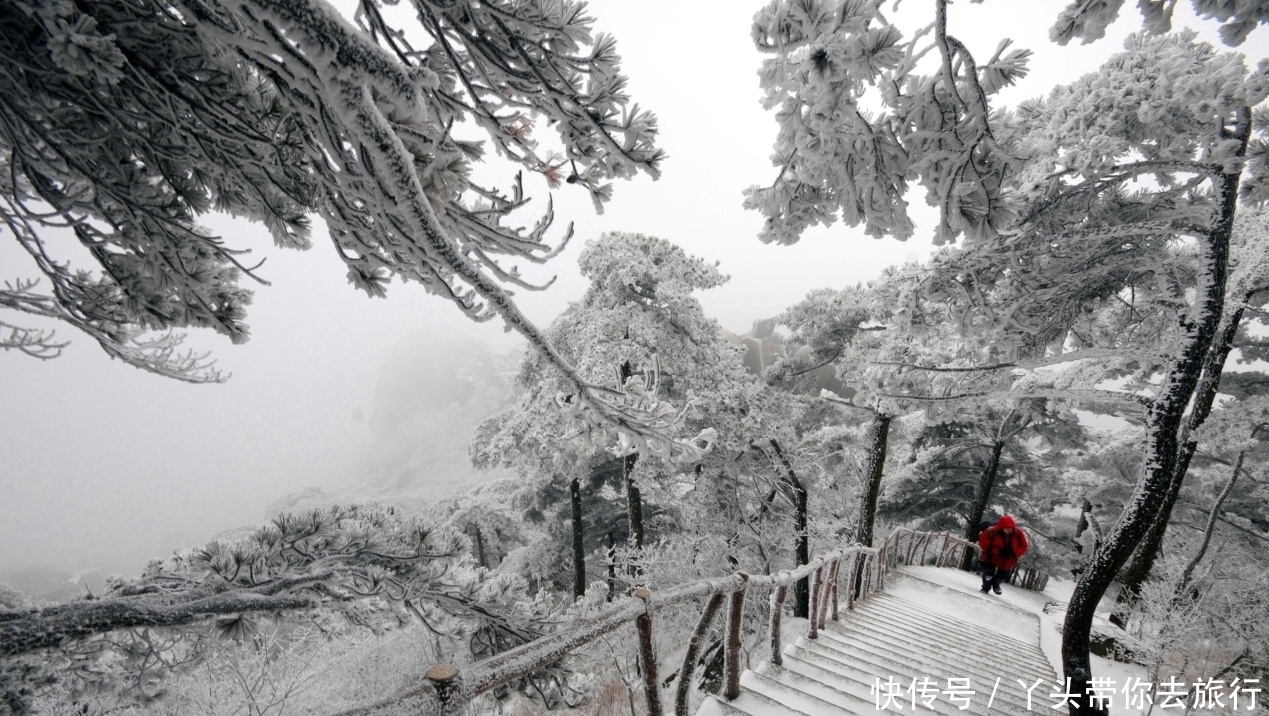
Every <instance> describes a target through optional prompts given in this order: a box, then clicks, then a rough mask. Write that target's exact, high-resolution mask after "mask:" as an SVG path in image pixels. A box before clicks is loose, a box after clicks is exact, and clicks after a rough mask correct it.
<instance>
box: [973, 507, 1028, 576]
mask: <svg viewBox="0 0 1269 716" xmlns="http://www.w3.org/2000/svg"><path fill="white" fill-rule="evenodd" d="M978 546H979V548H981V549H982V553H981V554H980V555H979V556H980V558H981V559H982V561H983V594H986V593H987V592H988V591H994V592H995V593H996V594H1000V582H1001V581H1002V580H1004V579H1006V578H1008V576H1009V573H1010V572H1012V571H1013V568H1014V567H1015V566H1016V565H1017V564H1018V560H1019V559H1020V558H1021V557H1022V555H1024V554H1026V553H1027V548H1028V547H1030V546H1031V543H1030V542H1028V541H1027V535H1026V534H1025V533H1024V532H1023V531H1022V530H1021V529H1020V528H1019V527H1018V524H1017V523H1016V522H1014V519H1013V517H1011V516H1009V515H1005V516H1004V517H1001V518H1000V520H999V521H997V522H996V524H994V525H992V526H991V527H988V528H987V529H985V530H983V531H982V533H981V534H979V535H978Z"/></svg>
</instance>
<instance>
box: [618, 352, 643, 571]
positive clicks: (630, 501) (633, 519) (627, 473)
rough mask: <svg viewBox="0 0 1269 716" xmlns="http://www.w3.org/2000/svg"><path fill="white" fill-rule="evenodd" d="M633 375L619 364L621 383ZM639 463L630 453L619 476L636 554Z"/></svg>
mask: <svg viewBox="0 0 1269 716" xmlns="http://www.w3.org/2000/svg"><path fill="white" fill-rule="evenodd" d="M633 375H634V367H633V366H631V365H630V361H625V362H623V363H622V364H621V381H622V382H623V383H624V382H625V381H626V380H627V379H628V378H630V377H631V376H633ZM638 461H639V454H638V453H631V454H629V455H627V456H626V457H625V458H624V459H623V460H622V463H621V464H622V470H621V475H622V477H623V478H624V479H625V482H626V514H627V517H628V519H629V520H630V547H631V548H632V549H634V550H635V552H636V553H637V552H638V551H639V550H642V549H643V498H642V496H641V495H640V494H639V487H638V486H637V485H635V481H634V469H635V464H636V463H638ZM639 572H640V570H639V565H638V564H637V560H636V563H632V564H631V569H630V574H631V575H637V574H639Z"/></svg>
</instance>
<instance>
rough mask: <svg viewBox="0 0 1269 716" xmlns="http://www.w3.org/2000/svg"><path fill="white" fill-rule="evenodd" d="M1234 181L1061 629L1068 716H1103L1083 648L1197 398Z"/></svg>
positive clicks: (1161, 491)
mask: <svg viewBox="0 0 1269 716" xmlns="http://www.w3.org/2000/svg"><path fill="white" fill-rule="evenodd" d="M1236 131H1237V135H1236V138H1237V139H1239V140H1240V141H1241V148H1240V149H1239V151H1238V152H1237V156H1239V157H1243V156H1246V153H1247V141H1248V139H1249V138H1250V134H1251V111H1250V110H1249V109H1247V108H1242V109H1240V110H1239V113H1238V128H1237V130H1236ZM1238 182H1239V175H1238V174H1222V175H1220V177H1219V179H1217V180H1216V181H1215V184H1216V196H1217V199H1218V202H1219V203H1218V204H1217V211H1216V212H1214V216H1213V225H1212V227H1211V230H1210V232H1209V233H1208V234H1207V236H1205V237H1203V240H1202V241H1201V242H1200V243H1201V245H1202V249H1203V257H1202V265H1201V267H1200V272H1199V282H1200V283H1199V287H1198V290H1197V292H1196V296H1195V301H1194V310H1193V311H1192V312H1190V313H1188V314H1187V315H1186V317H1185V318H1183V319H1182V320H1183V321H1184V323H1183V326H1184V328H1185V329H1186V333H1187V334H1188V338H1187V340H1185V341H1183V342H1182V343H1181V350H1180V352H1179V354H1178V355H1177V357H1176V359H1175V360H1174V362H1173V364H1172V367H1171V369H1170V370H1169V371H1168V373H1167V376H1166V377H1165V379H1164V382H1163V384H1162V387H1161V389H1160V391H1159V394H1158V397H1157V398H1156V399H1155V401H1154V403H1153V404H1151V406H1150V409H1149V411H1148V412H1147V415H1146V445H1145V460H1144V462H1143V463H1142V467H1141V477H1140V478H1138V480H1137V486H1136V488H1135V489H1134V490H1133V493H1132V496H1131V497H1129V498H1128V502H1127V504H1126V505H1125V506H1124V511H1123V512H1122V513H1121V514H1120V516H1119V519H1118V520H1117V521H1116V522H1115V525H1114V526H1113V527H1112V528H1111V529H1110V532H1109V533H1108V534H1107V536H1106V539H1105V541H1104V542H1102V546H1101V549H1099V550H1097V551H1096V552H1095V553H1094V554H1093V559H1092V561H1091V562H1090V564H1089V566H1088V569H1086V570H1085V571H1084V573H1083V574H1081V575H1080V578H1079V581H1077V582H1076V583H1075V590H1074V592H1072V594H1071V600H1070V603H1069V604H1068V606H1067V611H1066V619H1065V621H1064V623H1063V628H1062V665H1063V668H1064V669H1065V671H1066V676H1067V678H1068V679H1069V680H1070V689H1071V691H1072V693H1075V694H1077V695H1078V696H1077V697H1076V699H1075V700H1074V701H1072V702H1071V704H1070V707H1069V708H1070V713H1071V716H1104V715H1105V714H1106V711H1105V709H1103V708H1102V707H1101V705H1100V704H1098V703H1096V702H1095V701H1094V700H1093V698H1092V694H1091V693H1090V692H1089V686H1090V684H1091V679H1092V663H1091V658H1090V656H1089V642H1090V640H1091V636H1092V627H1093V613H1094V611H1095V610H1096V608H1097V602H1098V601H1099V600H1100V599H1101V597H1102V595H1103V594H1105V593H1106V589H1107V587H1109V586H1110V583H1111V581H1113V580H1114V578H1115V575H1116V574H1117V573H1118V572H1119V569H1120V568H1121V567H1123V565H1124V563H1125V562H1126V561H1128V557H1129V556H1131V554H1132V551H1133V549H1134V548H1135V547H1136V546H1137V544H1138V543H1139V542H1140V541H1141V539H1142V538H1143V537H1144V536H1145V534H1146V532H1148V531H1149V529H1150V525H1151V523H1152V522H1153V521H1154V519H1155V518H1156V517H1157V516H1159V514H1160V513H1161V512H1162V508H1163V505H1164V503H1165V501H1166V500H1167V497H1168V494H1169V492H1170V490H1169V487H1170V478H1171V477H1173V474H1174V472H1175V470H1176V468H1177V460H1178V458H1179V457H1180V454H1181V450H1180V448H1181V444H1180V438H1181V428H1182V421H1183V419H1184V416H1185V409H1186V407H1187V406H1188V405H1189V403H1190V400H1191V398H1194V397H1196V396H1195V389H1196V388H1197V387H1198V384H1199V379H1200V378H1201V377H1202V373H1203V368H1204V365H1205V359H1206V357H1207V353H1208V349H1209V348H1210V347H1211V345H1212V342H1213V339H1214V338H1215V337H1216V334H1217V329H1218V326H1219V324H1220V320H1221V314H1222V311H1223V310H1224V304H1225V283H1226V277H1227V274H1228V268H1229V243H1230V236H1231V234H1232V233H1233V228H1234V212H1235V209H1236V207H1237V201H1238Z"/></svg>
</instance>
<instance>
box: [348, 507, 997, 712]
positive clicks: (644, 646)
mask: <svg viewBox="0 0 1269 716" xmlns="http://www.w3.org/2000/svg"><path fill="white" fill-rule="evenodd" d="M905 537H906V538H907V542H906V549H905V548H903V547H901V543H902V542H903V540H904V538H905ZM931 548H933V550H934V558H935V561H934V564H936V565H937V566H940V567H942V566H947V565H948V564H951V563H952V562H951V561H950V560H951V559H952V558H953V557H954V556H955V555H958V554H959V555H963V554H964V550H966V549H976V548H977V545H974V544H972V543H970V542H967V541H965V540H963V539H960V538H958V537H956V536H954V535H952V534H951V533H950V532H938V533H930V532H916V531H914V530H895V531H894V532H892V533H891V534H890V536H889V537H888V538H887V539H886V541H885V542H884V543H883V544H882V545H881V546H880V547H876V548H873V547H863V546H861V545H853V546H850V547H846V548H843V549H837V550H833V551H831V552H828V553H826V554H822V555H820V556H818V557H816V558H814V559H812V560H811V561H810V562H808V563H807V564H804V565H802V566H800V567H797V568H795V569H788V570H782V571H780V572H777V573H775V574H772V575H750V574H747V573H745V572H743V571H740V572H736V573H734V574H731V575H728V576H725V577H716V578H712V579H704V580H699V581H696V582H690V583H687V584H681V585H677V586H674V587H670V588H668V589H665V590H661V591H658V592H655V593H654V592H651V591H650V590H648V589H645V588H643V587H640V588H638V589H635V590H634V593H633V595H632V596H630V597H628V598H626V599H623V600H620V601H618V602H616V603H615V604H613V605H612V606H611V607H609V608H607V609H606V610H604V611H603V612H601V613H599V614H597V615H595V616H593V617H589V618H586V619H582V620H578V621H575V622H573V623H571V624H569V625H568V626H567V627H564V628H563V629H560V630H559V631H556V632H555V633H553V634H549V635H547V636H544V637H542V638H540V639H537V640H536V641H533V642H530V643H528V644H523V645H521V646H519V647H516V648H514V649H510V650H508V651H505V652H502V653H501V654H498V655H497V656H493V657H491V658H489V659H485V660H484V661H480V662H477V663H475V664H471V665H469V666H466V667H464V668H463V670H461V671H460V670H459V669H458V668H455V667H453V666H451V665H448V664H437V665H434V666H432V667H431V668H429V669H428V670H427V672H426V673H425V674H424V677H425V679H424V682H423V683H422V684H420V685H419V686H416V687H414V688H411V689H407V690H404V691H401V692H398V693H397V694H395V695H393V696H390V697H388V698H386V699H384V700H382V701H380V702H378V703H375V704H372V705H369V706H364V707H360V708H355V709H352V710H349V711H344V712H342V713H341V714H340V715H339V716H405V715H406V714H409V715H410V716H418V715H419V714H426V715H429V716H430V715H431V714H437V715H438V716H454V715H456V714H460V713H464V712H465V710H466V707H467V705H468V704H469V703H471V701H472V700H473V699H475V698H476V697H478V696H480V695H481V694H484V693H486V692H489V691H491V690H493V689H496V688H498V687H500V686H504V685H506V684H510V683H512V682H514V681H516V680H518V679H520V678H523V677H525V676H527V675H529V674H531V673H533V672H534V671H537V670H539V669H542V668H545V667H547V666H549V665H550V664H553V663H555V662H556V661H559V660H560V659H561V658H563V657H565V656H567V655H568V654H570V653H572V652H574V651H576V650H578V649H580V648H582V647H584V646H586V645H588V644H590V643H592V642H594V641H595V640H597V639H599V638H600V637H602V636H604V635H606V634H610V633H612V632H614V631H616V630H617V629H620V628H622V627H624V626H626V625H628V624H630V625H634V627H635V631H636V633H637V635H638V639H639V659H640V667H641V671H642V675H643V685H644V697H645V699H646V701H647V713H648V716H663V714H664V713H665V711H664V709H663V704H662V701H661V694H660V689H661V684H660V682H659V680H658V676H657V674H658V666H659V662H658V659H657V655H656V650H655V648H654V642H653V638H652V635H653V627H654V620H655V617H656V615H657V614H658V613H660V612H663V611H665V610H666V609H668V608H670V607H673V606H677V605H681V604H684V603H686V602H690V601H693V600H699V599H704V600H705V606H704V609H703V611H702V612H701V616H700V618H699V619H698V620H697V623H696V627H695V628H694V629H693V630H692V634H691V636H690V637H689V638H688V642H687V649H686V653H685V654H684V656H683V661H682V664H681V666H680V667H679V670H678V675H677V680H678V684H677V688H676V689H675V694H674V714H675V716H687V714H688V709H689V698H690V691H691V683H692V675H693V673H694V670H695V667H696V662H697V660H698V658H699V655H700V647H701V641H702V640H703V639H704V638H705V636H706V635H707V634H708V632H709V628H710V626H711V625H712V624H713V621H714V619H715V617H716V616H717V614H718V612H720V611H724V609H723V606H724V604H726V607H727V608H726V610H725V612H726V617H725V618H726V625H725V627H724V639H723V644H724V646H723V664H724V667H723V690H722V694H721V695H722V697H723V698H725V699H727V700H732V699H734V698H736V697H737V696H739V695H740V674H741V671H742V669H741V636H742V634H743V631H744V629H743V627H744V624H743V620H744V605H745V601H746V599H747V598H748V597H749V596H750V595H751V594H754V593H756V592H759V591H767V592H770V597H769V606H770V609H769V611H768V616H767V624H766V627H767V633H768V639H767V643H768V645H769V648H770V659H771V661H772V662H773V663H775V664H779V663H781V661H782V656H781V654H782V651H783V649H782V645H781V637H780V622H781V615H782V613H783V611H784V602H785V599H786V597H787V596H788V593H789V588H790V587H792V586H793V585H794V584H796V583H797V582H798V581H800V580H802V579H804V578H809V579H810V587H811V590H810V597H811V600H810V618H809V619H808V620H807V622H808V623H807V634H806V637H807V638H808V639H816V638H818V636H819V632H820V631H821V630H823V629H824V626H825V623H826V621H827V620H832V621H838V618H839V612H838V606H839V602H840V599H839V589H838V587H839V584H840V583H841V582H843V581H845V584H846V585H847V589H846V595H847V605H846V606H847V609H848V610H849V609H853V608H854V605H855V603H856V602H857V601H858V600H859V599H862V598H864V597H866V596H867V595H869V594H871V593H873V592H875V591H879V590H881V589H882V588H883V587H884V585H885V577H886V574H887V572H888V571H889V568H890V567H892V566H894V565H896V564H925V563H926V561H927V559H928V558H929V551H930V549H931ZM918 550H920V553H921V554H920V558H919V559H917V558H916V553H917V551H918Z"/></svg>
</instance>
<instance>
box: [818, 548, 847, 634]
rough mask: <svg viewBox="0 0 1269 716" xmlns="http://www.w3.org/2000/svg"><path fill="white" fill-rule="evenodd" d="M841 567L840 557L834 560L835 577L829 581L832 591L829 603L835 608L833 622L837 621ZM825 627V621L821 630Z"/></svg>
mask: <svg viewBox="0 0 1269 716" xmlns="http://www.w3.org/2000/svg"><path fill="white" fill-rule="evenodd" d="M841 567H842V558H841V557H838V558H837V559H835V560H833V575H832V578H831V579H830V580H829V583H830V585H831V589H832V591H831V593H830V594H829V597H828V603H829V604H831V605H832V606H833V621H837V584H838V581H839V580H838V578H837V577H838V573H839V572H840V571H841ZM823 627H824V622H823V620H821V621H820V628H823Z"/></svg>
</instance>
